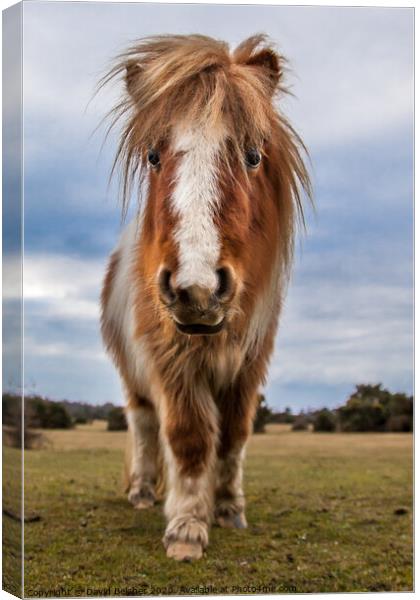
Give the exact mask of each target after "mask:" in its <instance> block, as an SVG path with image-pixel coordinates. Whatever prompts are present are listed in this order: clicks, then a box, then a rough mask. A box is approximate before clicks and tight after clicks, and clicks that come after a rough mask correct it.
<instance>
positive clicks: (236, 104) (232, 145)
mask: <svg viewBox="0 0 420 600" xmlns="http://www.w3.org/2000/svg"><path fill="white" fill-rule="evenodd" d="M262 50H265V51H266V52H267V53H268V54H269V55H271V56H272V57H274V60H275V61H276V66H277V67H278V71H279V77H278V78H277V79H276V81H274V82H273V79H272V77H270V73H269V70H268V69H263V68H261V66H259V65H258V64H257V63H256V62H255V64H254V63H253V60H254V59H256V57H257V55H258V54H259V53H260V52H261V51H262ZM284 65H285V59H284V58H283V57H282V56H280V55H278V54H277V53H276V52H275V51H274V50H273V48H272V47H271V46H270V45H269V44H268V43H267V39H266V37H265V36H264V35H255V36H252V37H250V38H248V39H247V40H245V41H244V42H242V43H241V44H240V45H239V46H238V47H237V48H236V49H235V50H234V51H233V52H232V53H230V52H229V47H228V45H227V44H226V43H224V42H221V41H218V40H214V39H212V38H209V37H206V36H202V35H174V36H156V37H150V38H145V39H142V40H140V41H139V42H138V43H137V44H136V45H134V46H132V47H131V48H129V49H128V50H127V51H126V52H124V53H123V54H121V55H120V56H118V57H117V62H116V63H115V65H114V66H113V67H112V68H111V70H110V71H109V72H108V73H107V75H105V77H104V78H103V79H102V80H101V81H100V83H99V88H102V87H103V86H104V85H107V84H109V83H110V82H111V81H113V80H114V79H115V78H117V77H122V78H123V79H124V80H125V84H126V91H125V94H124V97H123V98H122V99H121V101H120V102H119V103H118V104H117V105H116V106H115V107H114V108H113V109H112V110H111V111H110V113H109V114H108V115H107V116H108V117H110V118H111V123H110V126H109V129H108V132H109V131H110V130H111V129H112V128H113V127H114V125H115V124H116V123H117V122H119V121H120V120H121V119H124V126H123V129H122V133H121V136H120V142H119V146H118V149H117V153H116V157H115V161H114V165H113V168H112V173H114V171H115V168H116V167H117V166H120V167H121V192H122V203H123V213H124V214H125V212H126V209H127V205H128V199H129V196H130V193H131V189H132V186H133V184H134V183H135V182H136V181H138V187H139V191H140V189H141V183H142V180H143V177H144V175H145V172H146V169H145V167H146V162H147V160H146V156H147V151H148V150H149V149H150V148H159V147H162V146H163V145H166V144H167V142H168V140H169V139H170V136H171V133H172V131H173V129H174V128H175V127H178V126H180V124H181V123H188V125H189V126H197V127H198V126H200V127H206V128H208V130H209V131H211V129H212V128H215V127H218V125H219V124H221V123H223V126H224V127H225V128H227V131H228V137H227V143H226V145H225V153H223V151H222V156H221V160H225V161H226V164H228V165H229V164H231V163H232V154H233V156H236V158H239V157H240V156H243V151H244V148H246V147H253V146H255V147H261V146H262V144H263V142H268V143H269V144H270V145H272V146H273V147H275V148H276V149H277V151H276V153H275V154H276V155H277V156H280V159H281V160H279V161H278V165H277V166H276V165H274V167H275V168H277V169H278V170H280V171H281V172H280V173H279V174H278V175H279V178H280V180H282V181H283V182H285V183H286V184H287V187H288V189H289V190H290V194H291V199H292V201H294V205H295V212H296V213H297V215H298V217H300V218H301V219H302V221H303V209H302V203H301V199H300V190H301V187H303V189H304V190H305V192H306V193H307V194H308V195H309V196H310V193H311V190H310V181H309V176H308V173H307V171H306V168H305V165H304V162H303V160H302V158H301V154H300V152H301V150H304V151H305V148H304V145H303V143H302V141H301V139H300V138H299V136H298V135H297V134H296V132H295V131H294V129H293V128H292V127H291V125H290V124H289V123H288V121H287V120H286V118H285V117H284V116H283V115H281V114H280V113H279V112H278V110H276V108H275V106H274V105H273V102H272V98H273V97H274V96H275V94H278V93H279V92H287V90H286V89H285V88H284V86H283V72H284ZM232 149H233V153H232ZM223 154H224V155H223ZM237 164H239V165H242V164H243V160H242V159H240V160H238V161H237ZM282 187H283V186H282ZM279 192H280V190H279ZM283 193H284V189H283Z"/></svg>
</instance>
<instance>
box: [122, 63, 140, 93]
mask: <svg viewBox="0 0 420 600" xmlns="http://www.w3.org/2000/svg"><path fill="white" fill-rule="evenodd" d="M125 70H126V73H125V85H126V86H127V91H128V93H129V94H130V95H131V96H132V97H133V96H135V92H136V88H137V87H138V84H139V80H140V77H141V74H142V73H143V68H142V67H141V66H140V65H139V63H137V62H130V63H127V65H126V68H125Z"/></svg>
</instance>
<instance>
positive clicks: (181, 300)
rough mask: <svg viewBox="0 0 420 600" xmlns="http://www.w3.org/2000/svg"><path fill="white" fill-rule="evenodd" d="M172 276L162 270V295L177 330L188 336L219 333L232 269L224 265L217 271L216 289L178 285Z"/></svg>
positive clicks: (223, 322)
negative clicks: (173, 282)
mask: <svg viewBox="0 0 420 600" xmlns="http://www.w3.org/2000/svg"><path fill="white" fill-rule="evenodd" d="M171 275H172V274H171V272H170V271H168V270H167V269H162V271H161V273H160V275H159V295H160V298H161V300H162V302H163V303H164V304H165V305H166V307H167V308H168V309H169V311H170V314H171V317H172V319H173V321H174V323H175V325H176V327H177V329H178V331H180V332H181V333H185V334H188V335H211V334H215V333H219V332H220V331H221V330H222V329H223V327H224V325H225V310H224V307H225V303H226V300H227V299H228V297H229V296H230V293H231V288H232V285H233V283H232V277H231V274H230V270H229V269H227V268H221V269H219V270H218V271H217V278H218V286H217V288H216V290H210V289H208V288H205V287H202V286H199V285H190V286H188V287H180V286H178V287H175V286H173V284H172V279H171Z"/></svg>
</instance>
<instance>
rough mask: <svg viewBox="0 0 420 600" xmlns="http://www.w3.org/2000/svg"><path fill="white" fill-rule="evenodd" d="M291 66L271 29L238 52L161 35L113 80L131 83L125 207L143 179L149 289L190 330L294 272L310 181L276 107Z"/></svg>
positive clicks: (123, 63) (217, 325)
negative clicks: (269, 36)
mask: <svg viewBox="0 0 420 600" xmlns="http://www.w3.org/2000/svg"><path fill="white" fill-rule="evenodd" d="M283 68H284V60H283V58H282V57H281V56H279V55H278V54H277V53H276V52H275V51H274V50H273V49H272V48H271V47H269V46H267V45H266V43H265V38H264V36H254V37H252V38H249V39H247V40H246V41H245V42H243V43H242V44H241V45H240V46H238V47H237V48H236V49H235V50H234V52H233V53H230V52H229V49H228V47H227V45H226V44H225V43H223V42H220V41H216V40H214V39H211V38H208V37H204V36H198V35H190V36H161V37H155V38H150V39H145V40H142V41H140V42H139V43H138V44H137V45H136V46H134V47H133V48H131V49H130V50H129V51H128V52H126V53H125V54H124V55H123V56H121V57H120V61H119V62H118V64H116V66H115V67H114V68H113V70H112V71H111V72H110V74H109V75H108V76H107V78H106V81H109V80H110V79H111V78H112V77H114V76H115V75H118V74H123V75H124V77H125V83H126V96H125V98H124V99H123V100H122V101H121V103H120V104H119V105H118V106H117V107H116V108H115V109H114V116H115V119H114V122H115V120H116V119H118V118H119V117H120V116H125V117H126V124H125V127H124V130H123V132H122V136H121V140H120V145H119V148H118V153H117V157H116V164H117V163H120V164H121V166H122V173H123V177H122V187H123V202H124V206H126V202H127V198H128V196H129V194H130V191H131V188H132V185H133V183H134V182H135V181H136V180H139V181H140V184H141V182H144V183H145V185H146V188H147V196H146V203H145V206H144V208H143V215H142V219H143V222H142V236H141V248H140V249H139V253H141V256H142V257H143V258H142V260H141V261H140V258H139V269H140V270H141V278H142V280H143V281H145V282H146V286H145V293H148V294H151V295H152V296H153V299H154V300H153V301H154V302H155V304H158V305H159V307H160V312H161V314H162V315H164V316H165V317H164V318H166V317H170V319H171V320H172V322H173V323H175V325H176V327H177V329H178V330H179V331H181V332H183V333H188V334H194V333H197V334H211V333H218V332H219V331H221V330H222V329H223V328H225V327H226V326H228V325H229V323H231V322H232V321H233V320H234V319H235V315H239V314H244V309H245V308H246V306H251V305H255V302H256V300H257V298H258V295H259V294H264V293H265V291H266V290H267V286H269V285H270V280H271V278H272V276H273V269H277V271H278V272H281V273H282V274H283V275H284V274H287V272H288V267H289V264H290V259H291V255H292V249H293V239H294V226H295V222H296V218H297V217H299V216H302V206H301V203H300V199H299V189H300V186H301V185H303V187H304V188H305V189H306V190H307V191H309V179H308V175H307V172H306V169H305V166H304V163H303V161H302V159H301V156H300V148H301V147H302V145H301V142H300V140H299V138H298V136H297V135H296V133H295V132H294V130H293V129H292V128H291V126H290V125H289V124H288V122H287V120H286V119H285V118H284V117H283V116H282V115H281V114H280V113H279V112H278V110H277V109H276V107H275V103H274V99H275V97H276V94H277V93H278V92H282V91H284V88H283V87H282V78H283ZM144 180H145V181H144ZM139 256H140V254H139ZM140 262H141V264H140Z"/></svg>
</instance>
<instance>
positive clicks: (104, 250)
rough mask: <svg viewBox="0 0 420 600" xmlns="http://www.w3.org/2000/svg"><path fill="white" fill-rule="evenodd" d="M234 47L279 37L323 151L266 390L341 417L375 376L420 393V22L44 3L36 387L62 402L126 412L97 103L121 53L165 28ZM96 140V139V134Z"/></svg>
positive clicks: (28, 131)
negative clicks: (417, 181) (109, 332)
mask: <svg viewBox="0 0 420 600" xmlns="http://www.w3.org/2000/svg"><path fill="white" fill-rule="evenodd" d="M193 32H194V33H196V32H199V33H203V34H208V35H212V36H215V37H218V38H221V39H225V40H227V41H228V42H230V43H232V44H236V43H238V42H240V41H241V40H242V39H243V38H245V37H247V36H248V35H251V34H253V33H256V32H265V33H267V34H268V35H269V36H270V37H271V38H272V39H273V40H274V41H275V42H276V43H277V45H278V47H279V49H280V50H281V51H282V52H283V53H284V54H285V55H286V56H287V57H288V58H289V60H290V68H291V72H290V74H289V76H288V77H289V83H290V85H291V89H292V91H293V93H294V97H288V98H285V99H284V101H283V103H282V109H283V110H284V111H285V112H286V114H287V115H289V117H290V119H291V120H292V122H293V124H294V125H295V127H296V128H297V130H298V131H299V132H300V134H301V135H302V137H303V138H304V140H305V142H306V144H307V146H308V148H309V152H310V155H311V160H312V176H313V183H314V191H315V202H316V206H317V210H316V214H312V213H311V209H310V208H309V206H308V211H307V215H308V232H307V235H305V236H302V237H301V240H300V242H299V243H298V247H297V252H296V265H295V270H294V275H293V278H292V282H291V285H290V289H289V294H288V297H287V301H286V306H285V310H284V314H283V318H282V320H281V326H280V330H279V334H278V337H277V342H276V351H275V354H274V356H273V361H272V365H271V369H270V375H269V381H268V384H267V386H266V390H265V391H266V395H267V398H268V401H269V403H270V404H271V405H272V406H274V407H276V408H282V407H283V408H284V407H285V406H291V407H292V408H293V409H295V410H300V409H301V408H307V407H317V406H324V405H328V406H337V405H339V404H341V403H342V402H344V400H345V399H346V396H347V395H348V394H349V393H350V392H351V390H352V388H353V386H354V385H355V384H356V383H360V382H379V381H381V382H383V383H384V385H386V386H388V387H390V388H391V389H392V390H402V391H406V392H412V375H413V366H412V357H413V339H412V311H413V303H412V217H413V215H412V201H413V200H412V198H413V183H412V179H413V164H412V163H413V148H412V145H413V139H412V128H413V56H412V53H413V11H412V10H410V9H380V8H329V7H279V6H220V5H219V6H217V5H207V6H206V5H201V6H200V5H194V6H193V5H188V6H187V5H150V4H149V5H147V4H143V5H141V4H138V5H136V4H110V3H107V4H101V3H98V4H97V3H61V2H60V3H46V2H36V1H33V2H30V3H29V2H28V3H26V4H25V5H24V34H25V45H24V70H25V89H24V102H25V104H24V121H25V181H24V183H25V377H26V380H25V381H26V387H27V389H28V390H36V391H38V392H39V393H42V394H46V395H49V396H51V397H53V398H55V399H64V398H67V399H70V400H81V401H86V402H92V403H102V402H107V401H111V402H114V403H122V394H121V388H120V384H119V381H118V378H117V375H116V373H115V371H114V368H113V366H112V364H111V362H110V360H109V359H108V358H107V357H106V356H105V354H104V352H103V349H102V343H101V339H100V336H99V327H98V296H99V293H100V285H101V279H102V277H103V272H104V268H105V264H106V258H107V255H108V254H109V252H110V251H111V250H112V248H113V246H114V244H115V242H116V239H117V236H118V232H119V231H120V213H119V207H118V203H117V192H116V186H115V184H113V185H111V187H109V188H108V185H107V182H108V173H109V169H110V166H111V162H112V156H113V151H114V150H115V143H116V140H115V135H114V136H111V137H110V139H109V140H108V142H107V143H106V145H105V147H104V148H103V149H102V151H101V150H100V147H101V143H102V141H103V134H104V129H103V128H102V129H101V128H100V129H99V130H98V131H97V132H96V133H94V134H93V132H94V129H95V127H96V126H97V125H98V123H99V122H100V119H101V118H102V117H103V115H104V114H105V113H106V111H107V110H108V109H109V108H110V107H111V106H112V103H113V101H114V100H115V99H116V97H117V96H118V93H119V89H118V87H117V86H115V87H114V88H111V89H109V90H107V91H106V92H103V93H101V94H100V95H99V96H98V97H96V98H95V99H94V100H93V101H92V102H91V103H90V104H89V100H90V99H91V97H92V94H93V91H94V87H95V84H96V82H97V80H98V78H99V77H100V76H101V74H103V73H104V71H105V70H106V68H107V66H108V64H109V61H110V59H111V58H112V57H113V56H114V55H115V54H117V53H118V52H119V51H120V50H122V49H124V48H125V47H126V46H127V45H129V44H130V42H131V41H132V40H134V39H136V38H139V37H141V36H144V35H151V34H156V33H193ZM92 134H93V135H92Z"/></svg>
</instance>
